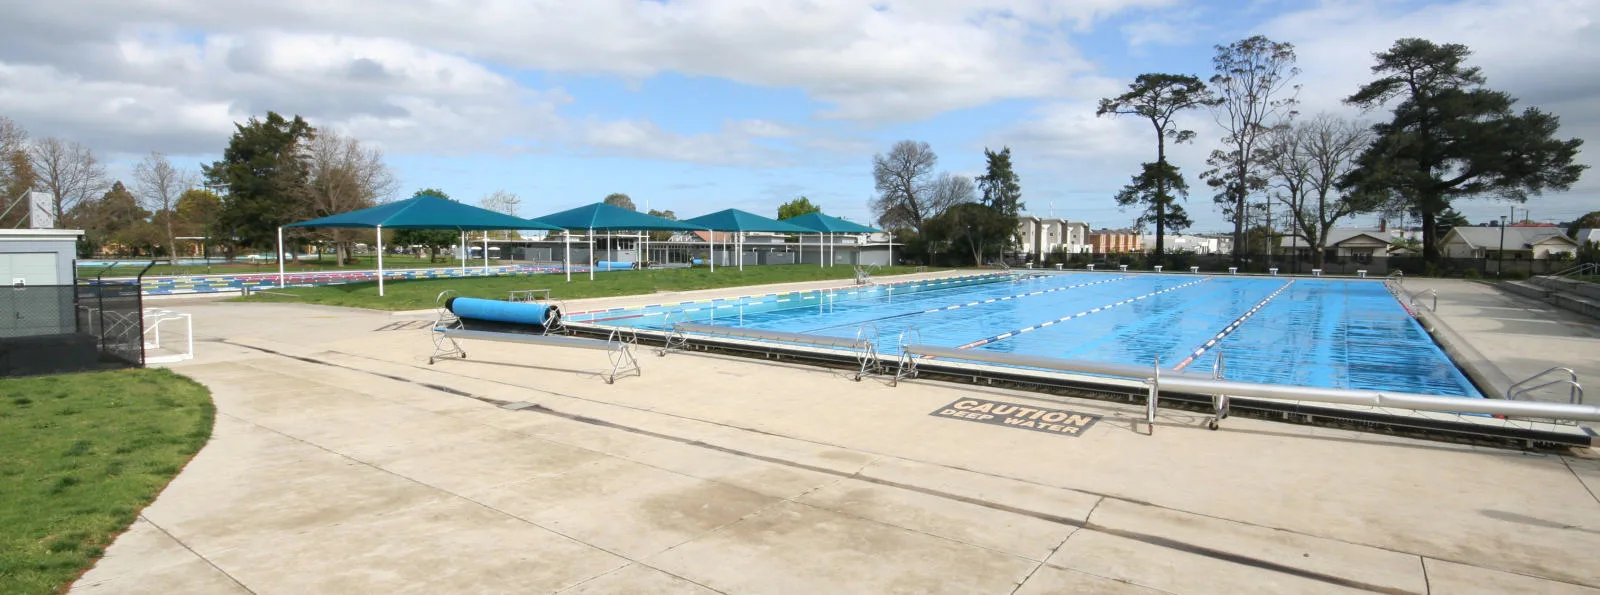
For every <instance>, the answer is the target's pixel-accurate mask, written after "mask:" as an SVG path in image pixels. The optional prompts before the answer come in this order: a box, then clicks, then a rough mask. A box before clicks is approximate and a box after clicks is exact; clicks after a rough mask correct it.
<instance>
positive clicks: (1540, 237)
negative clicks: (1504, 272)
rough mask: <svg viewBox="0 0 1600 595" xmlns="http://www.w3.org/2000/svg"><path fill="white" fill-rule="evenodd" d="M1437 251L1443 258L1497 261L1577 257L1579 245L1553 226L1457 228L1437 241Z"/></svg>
mask: <svg viewBox="0 0 1600 595" xmlns="http://www.w3.org/2000/svg"><path fill="white" fill-rule="evenodd" d="M1502 238H1504V239H1502ZM1439 251H1440V252H1443V253H1444V255H1445V257H1446V258H1486V259H1489V260H1500V259H1501V258H1502V256H1501V253H1504V255H1505V256H1504V258H1505V259H1506V260H1518V259H1522V260H1547V259H1550V258H1552V257H1554V258H1570V257H1573V256H1576V255H1577V254H1578V242H1577V241H1576V240H1573V239H1572V238H1569V237H1567V236H1566V235H1565V234H1563V233H1561V229H1560V228H1556V227H1543V226H1538V227H1534V226H1517V225H1508V226H1506V227H1505V228H1503V229H1502V228H1499V227H1456V228H1451V230H1450V233H1447V234H1445V236H1444V239H1442V240H1440V241H1439ZM1562 255H1565V256H1562Z"/></svg>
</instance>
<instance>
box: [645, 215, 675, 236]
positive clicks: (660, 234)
mask: <svg viewBox="0 0 1600 595" xmlns="http://www.w3.org/2000/svg"><path fill="white" fill-rule="evenodd" d="M647 214H648V215H654V216H656V217H660V218H662V219H671V220H673V221H677V220H678V214H677V213H674V212H672V211H671V210H666V211H657V210H655V209H650V212H649V213H647ZM649 237H650V241H652V242H665V241H667V240H670V239H672V232H670V231H652V232H650V235H649Z"/></svg>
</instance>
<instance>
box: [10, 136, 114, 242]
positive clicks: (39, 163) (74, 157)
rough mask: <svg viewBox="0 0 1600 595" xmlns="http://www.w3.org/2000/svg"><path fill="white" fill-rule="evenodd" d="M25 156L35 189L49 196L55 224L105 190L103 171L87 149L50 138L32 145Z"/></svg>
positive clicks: (102, 166) (69, 142)
mask: <svg viewBox="0 0 1600 595" xmlns="http://www.w3.org/2000/svg"><path fill="white" fill-rule="evenodd" d="M28 154H29V155H30V156H31V157H32V163H31V165H32V166H33V171H34V175H35V182H34V188H35V189H37V190H39V191H40V192H47V193H49V194H50V195H51V196H52V199H51V200H52V204H53V207H54V211H55V217H56V221H57V225H60V224H61V223H60V222H61V221H62V219H63V217H64V216H65V215H66V213H67V211H70V210H72V207H75V206H77V205H78V203H81V202H84V201H92V200H94V199H95V197H96V196H98V195H100V194H102V193H104V192H105V190H106V168H105V166H104V165H101V164H100V160H99V159H96V158H95V156H94V152H93V151H90V150H89V147H86V146H83V145H81V144H78V143H76V142H72V141H65V140H61V139H59V138H54V137H51V138H46V139H43V140H40V141H39V142H37V143H34V144H33V146H32V147H29V151H28Z"/></svg>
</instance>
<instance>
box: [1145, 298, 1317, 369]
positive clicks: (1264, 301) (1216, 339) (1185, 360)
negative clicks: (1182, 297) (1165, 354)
mask: <svg viewBox="0 0 1600 595" xmlns="http://www.w3.org/2000/svg"><path fill="white" fill-rule="evenodd" d="M1290 285H1294V279H1290V280H1289V282H1288V283H1284V284H1283V287H1279V288H1278V290H1277V291H1274V292H1272V293H1270V294H1267V297H1265V298H1262V299H1261V301H1259V302H1256V305H1255V306H1254V307H1252V308H1250V309H1249V310H1246V311H1245V313H1244V314H1242V315H1240V316H1239V317H1238V318H1235V319H1233V322H1230V323H1228V326H1226V327H1224V328H1223V329H1222V332H1219V333H1217V336H1215V337H1212V338H1211V340H1209V341H1206V343H1205V344H1204V345H1201V346H1200V348H1199V349H1196V350H1194V353H1191V354H1189V357H1186V358H1183V361H1181V362H1178V365H1176V366H1173V368H1172V369H1173V370H1174V371H1180V372H1181V371H1183V369H1184V368H1186V367H1188V366H1189V364H1192V363H1194V360H1197V359H1200V356H1201V355H1204V354H1205V352H1206V350H1208V349H1211V348H1212V347H1215V346H1217V344H1219V343H1221V342H1222V340H1223V339H1224V338H1226V337H1227V336H1228V335H1230V334H1233V331H1235V330H1237V329H1238V328H1239V326H1240V325H1242V324H1244V321H1246V320H1249V319H1250V317H1251V316H1255V315H1256V312H1259V311H1260V310H1261V309H1262V308H1264V307H1266V305H1267V302H1270V301H1272V298H1275V297H1278V294H1280V293H1283V290H1285V289H1288V288H1289V286H1290Z"/></svg>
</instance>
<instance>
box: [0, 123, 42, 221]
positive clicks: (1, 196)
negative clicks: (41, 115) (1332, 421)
mask: <svg viewBox="0 0 1600 595" xmlns="http://www.w3.org/2000/svg"><path fill="white" fill-rule="evenodd" d="M33 183H34V176H33V164H32V163H30V162H29V160H28V131H27V130H26V129H24V128H23V127H22V126H21V125H19V124H17V123H16V122H15V121H13V120H12V119H11V118H7V117H5V116H0V228H12V227H21V226H22V224H23V222H24V221H26V220H27V218H28V207H27V205H24V204H19V203H22V202H25V201H26V200H27V198H28V196H27V192H28V189H30V188H33Z"/></svg>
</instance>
